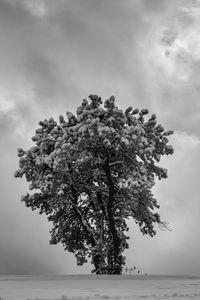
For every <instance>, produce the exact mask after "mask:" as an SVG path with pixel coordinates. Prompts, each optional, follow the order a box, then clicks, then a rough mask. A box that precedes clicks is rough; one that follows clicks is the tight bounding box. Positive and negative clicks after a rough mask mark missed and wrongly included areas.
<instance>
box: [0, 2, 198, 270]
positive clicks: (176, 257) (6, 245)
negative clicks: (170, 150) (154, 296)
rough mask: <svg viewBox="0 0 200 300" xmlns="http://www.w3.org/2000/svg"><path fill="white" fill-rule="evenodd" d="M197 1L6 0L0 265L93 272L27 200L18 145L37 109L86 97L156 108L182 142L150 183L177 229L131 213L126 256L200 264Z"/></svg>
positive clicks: (147, 264)
mask: <svg viewBox="0 0 200 300" xmlns="http://www.w3.org/2000/svg"><path fill="white" fill-rule="evenodd" d="M199 31H200V1H192V0H191V1H190V0H187V1H186V0H185V1H183V0H170V1H169V0H126V1H122V0H101V1H98V0H57V1H54V0H0V37H1V46H0V130H1V133H0V143H1V144H0V170H1V172H0V191H1V197H0V199H1V209H0V239H1V241H0V274H42V273H43V274H45V273H46V274H47V273H48V274H49V273H56V274H70V273H88V272H90V270H91V265H90V264H88V265H85V266H84V267H77V266H76V262H75V259H74V257H73V256H72V255H71V254H68V253H66V252H65V251H64V249H63V248H62V247H61V246H59V245H57V246H52V245H49V234H48V231H49V229H50V224H49V223H48V222H47V221H46V218H45V216H41V215H38V214H37V212H32V211H31V210H29V209H27V208H26V207H25V206H24V204H23V203H21V202H20V196H21V195H23V194H25V193H26V192H27V183H26V182H25V180H19V179H15V178H14V177H13V174H14V171H15V170H16V169H17V168H18V158H17V151H16V150H17V148H18V147H22V148H25V149H27V148H29V147H30V146H31V145H32V141H31V137H32V136H33V135H34V130H35V129H36V128H37V123H38V121H39V120H41V119H44V118H49V117H51V116H53V117H55V118H58V116H59V115H60V114H64V113H65V112H66V111H67V110H71V111H74V110H75V108H76V107H77V106H78V105H79V104H80V102H81V101H82V99H83V98H85V97H87V96H88V95H89V94H90V93H96V94H98V95H100V96H102V97H103V99H106V98H108V97H109V96H111V95H115V97H116V102H117V105H118V106H121V107H122V108H125V107H126V106H129V105H132V106H133V107H135V108H136V107H138V108H148V109H149V110H150V112H151V113H156V114H157V117H158V120H159V122H160V123H162V124H163V125H164V126H165V128H166V129H173V130H174V131H175V134H174V136H173V137H171V143H172V144H173V146H174V149H175V154H174V155H173V156H170V157H166V158H163V160H161V165H163V166H164V167H165V168H167V169H168V170H169V172H168V174H169V178H168V179H167V180H165V181H160V182H158V183H157V186H156V187H155V188H154V194H155V195H156V197H157V199H158V202H159V204H160V205H161V209H160V214H161V216H162V219H163V220H164V221H167V222H168V223H169V227H170V228H171V231H165V232H162V231H159V230H158V234H157V236H156V237H154V238H153V239H152V238H150V237H146V236H144V237H143V236H142V234H141V233H140V232H139V230H138V228H137V227H136V225H134V223H131V225H130V226H131V230H130V235H131V241H130V249H129V250H128V251H127V253H126V254H127V265H128V266H130V267H131V266H137V268H139V269H140V270H141V272H142V273H162V274H196V275H197V274H198V275H200V259H199V253H200V238H199V236H200V226H199V214H200V201H199V195H200V184H199V177H200V125H199V124H200V32H199Z"/></svg>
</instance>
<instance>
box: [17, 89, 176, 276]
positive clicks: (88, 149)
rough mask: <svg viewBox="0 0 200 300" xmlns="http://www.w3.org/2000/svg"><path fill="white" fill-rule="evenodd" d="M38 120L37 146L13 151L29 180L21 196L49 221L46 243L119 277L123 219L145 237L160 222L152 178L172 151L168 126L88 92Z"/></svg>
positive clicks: (159, 173) (161, 175) (124, 243)
mask: <svg viewBox="0 0 200 300" xmlns="http://www.w3.org/2000/svg"><path fill="white" fill-rule="evenodd" d="M66 114H67V118H68V120H65V119H64V117H63V116H60V117H59V122H58V123H57V122H56V121H55V120H54V119H53V118H50V119H49V120H44V121H40V122H39V126H40V127H39V128H38V129H37V130H36V134H35V136H33V137H32V140H33V142H35V146H33V147H31V148H30V149H29V150H28V151H25V150H23V149H21V148H19V149H18V156H19V157H20V159H19V170H17V171H16V173H15V177H22V176H23V175H25V177H26V180H27V181H28V182H29V183H30V184H29V190H31V192H30V193H27V194H26V195H25V196H23V197H22V201H23V202H25V204H26V206H27V207H31V208H32V210H35V209H38V210H39V212H40V213H41V214H42V213H45V214H46V215H47V217H48V220H49V221H51V222H52V230H51V231H50V233H51V240H50V243H51V244H57V243H59V242H61V243H62V244H63V246H64V247H65V249H66V250H68V251H70V252H73V253H74V254H75V256H76V258H77V263H78V265H82V264H83V263H85V262H87V259H88V258H91V262H92V263H93V264H94V270H93V272H95V273H97V274H102V273H107V274H121V272H122V267H123V265H124V264H125V257H124V256H122V253H123V251H124V250H125V249H126V248H128V243H127V239H128V236H126V232H127V231H128V229H129V228H128V226H127V222H126V221H127V220H128V219H130V218H133V219H134V220H135V222H136V223H137V224H138V226H139V228H140V230H141V232H142V233H143V234H149V235H150V236H152V237H153V236H154V235H155V234H156V231H155V224H156V223H157V224H158V225H159V226H161V227H163V226H165V224H164V223H163V222H162V221H161V219H160V216H159V214H158V213H157V212H154V209H158V208H159V205H158V204H157V201H156V199H155V198H154V197H153V194H152V192H151V188H152V186H153V185H154V184H155V178H156V177H157V178H158V179H162V178H167V170H166V169H163V168H161V167H159V166H158V165H157V162H159V161H160V158H161V156H162V155H168V154H172V153H173V148H172V146H171V145H168V137H167V136H169V135H170V134H172V133H173V132H172V131H165V130H164V128H163V126H162V125H157V121H156V115H154V114H153V115H151V117H150V118H148V119H147V117H146V115H147V114H148V110H147V109H142V110H140V111H139V110H138V109H133V108H132V107H128V108H127V109H126V110H125V111H124V112H123V111H122V110H121V109H119V108H118V107H117V106H115V98H114V96H111V97H110V98H109V99H107V100H105V102H104V107H103V106H102V101H101V98H100V97H98V96H97V95H90V96H89V100H86V99H84V100H83V101H82V104H81V106H80V107H78V108H77V110H76V116H75V115H74V114H72V113H71V112H67V113H66Z"/></svg>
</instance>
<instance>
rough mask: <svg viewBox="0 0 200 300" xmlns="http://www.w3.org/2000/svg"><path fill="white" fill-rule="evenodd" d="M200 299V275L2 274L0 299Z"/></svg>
mask: <svg viewBox="0 0 200 300" xmlns="http://www.w3.org/2000/svg"><path fill="white" fill-rule="evenodd" d="M27 299H29V300H36V299H37V300H47V299H51V300H92V299H95V300H106V299H111V300H112V299H113V300H120V299H124V300H129V299H130V300H131V299H133V300H134V299H147V300H157V299H181V300H183V299H197V300H199V299H200V277H192V276H158V275H140V276H139V275H120V276H119V275H62V276H2V275H1V276H0V300H27Z"/></svg>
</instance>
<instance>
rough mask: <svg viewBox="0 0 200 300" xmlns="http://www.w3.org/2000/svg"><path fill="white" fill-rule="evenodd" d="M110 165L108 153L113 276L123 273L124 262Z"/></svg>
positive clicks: (106, 165) (109, 258)
mask: <svg viewBox="0 0 200 300" xmlns="http://www.w3.org/2000/svg"><path fill="white" fill-rule="evenodd" d="M109 163H110V158H109V153H107V159H106V161H105V173H106V176H107V180H108V185H109V197H108V203H107V212H108V223H109V230H110V232H111V235H112V239H113V246H114V249H113V260H114V262H113V266H112V268H113V270H111V272H112V274H121V272H122V260H121V255H120V244H121V241H120V238H119V236H118V233H117V230H116V227H115V221H114V217H113V203H114V201H115V197H114V194H115V187H114V183H113V180H112V175H111V171H110V166H109ZM110 250H111V249H110ZM111 251H112V250H111ZM109 255H112V254H111V253H110V254H109ZM109 261H110V263H111V261H112V258H111V257H108V262H109ZM109 268H110V267H109Z"/></svg>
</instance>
